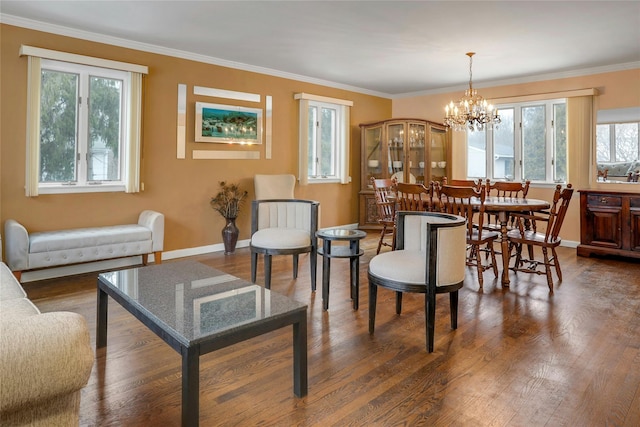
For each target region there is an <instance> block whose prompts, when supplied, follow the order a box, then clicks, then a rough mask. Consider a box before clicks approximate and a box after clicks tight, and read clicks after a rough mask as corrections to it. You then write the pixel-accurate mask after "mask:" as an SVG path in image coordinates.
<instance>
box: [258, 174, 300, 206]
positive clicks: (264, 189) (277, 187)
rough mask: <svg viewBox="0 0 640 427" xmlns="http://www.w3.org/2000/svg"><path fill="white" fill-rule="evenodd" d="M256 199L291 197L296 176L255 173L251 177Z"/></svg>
mask: <svg viewBox="0 0 640 427" xmlns="http://www.w3.org/2000/svg"><path fill="white" fill-rule="evenodd" d="M253 185H254V187H255V191H256V200H266V199H293V198H294V195H293V193H294V189H295V187H296V177H295V176H293V175H256V176H254V177H253Z"/></svg>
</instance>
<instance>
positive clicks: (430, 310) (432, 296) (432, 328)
mask: <svg viewBox="0 0 640 427" xmlns="http://www.w3.org/2000/svg"><path fill="white" fill-rule="evenodd" d="M424 314H425V320H426V323H427V336H426V340H427V351H428V352H429V353H433V343H434V335H435V332H436V293H435V290H433V291H431V292H429V291H427V292H425V294H424Z"/></svg>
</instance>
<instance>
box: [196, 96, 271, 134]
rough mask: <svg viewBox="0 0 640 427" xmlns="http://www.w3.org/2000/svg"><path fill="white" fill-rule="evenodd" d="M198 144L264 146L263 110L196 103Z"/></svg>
mask: <svg viewBox="0 0 640 427" xmlns="http://www.w3.org/2000/svg"><path fill="white" fill-rule="evenodd" d="M196 142H220V143H225V144H262V110H261V109H260V108H246V107H236V106H233V105H223V104H208V103H205V102H196Z"/></svg>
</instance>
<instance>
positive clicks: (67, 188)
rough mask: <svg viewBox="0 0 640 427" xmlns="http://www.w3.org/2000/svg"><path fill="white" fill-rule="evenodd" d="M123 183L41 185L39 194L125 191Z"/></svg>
mask: <svg viewBox="0 0 640 427" xmlns="http://www.w3.org/2000/svg"><path fill="white" fill-rule="evenodd" d="M124 191H125V187H124V185H123V184H120V185H114V184H108V185H104V184H101V185H64V186H62V185H56V186H46V187H39V188H38V193H39V194H75V193H124Z"/></svg>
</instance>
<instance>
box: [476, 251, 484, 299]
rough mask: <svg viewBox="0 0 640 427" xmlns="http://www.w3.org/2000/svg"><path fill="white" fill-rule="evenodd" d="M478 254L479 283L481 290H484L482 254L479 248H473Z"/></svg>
mask: <svg viewBox="0 0 640 427" xmlns="http://www.w3.org/2000/svg"><path fill="white" fill-rule="evenodd" d="M473 247H474V248H475V252H476V263H477V264H478V265H477V268H478V283H479V284H480V289H482V286H483V283H484V277H482V254H481V253H480V251H479V250H478V247H477V246H473Z"/></svg>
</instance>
